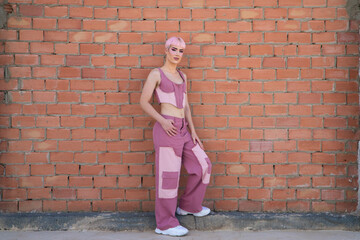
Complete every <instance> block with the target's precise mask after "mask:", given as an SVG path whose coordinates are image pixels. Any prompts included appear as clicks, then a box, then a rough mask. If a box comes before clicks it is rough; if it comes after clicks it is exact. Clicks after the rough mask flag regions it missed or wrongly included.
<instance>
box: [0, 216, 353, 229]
mask: <svg viewBox="0 0 360 240" xmlns="http://www.w3.org/2000/svg"><path fill="white" fill-rule="evenodd" d="M178 217H179V220H180V223H181V224H182V225H183V226H185V227H187V228H189V229H191V230H194V229H196V230H239V231H240V230H242V231H243V230H249V231H260V230H262V231H263V230H346V231H360V216H358V215H355V214H344V215H340V214H330V213H319V214H315V213H242V212H219V213H211V214H210V215H209V216H206V217H203V218H195V217H193V216H181V217H180V216H178ZM153 229H155V216H154V214H153V213H1V214H0V230H29V231H67V230H97V231H125V230H135V231H146V230H153Z"/></svg>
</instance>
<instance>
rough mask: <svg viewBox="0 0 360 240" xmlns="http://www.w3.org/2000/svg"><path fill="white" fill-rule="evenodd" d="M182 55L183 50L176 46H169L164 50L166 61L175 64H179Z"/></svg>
mask: <svg viewBox="0 0 360 240" xmlns="http://www.w3.org/2000/svg"><path fill="white" fill-rule="evenodd" d="M183 54H184V48H182V47H181V46H178V45H170V47H169V48H168V49H166V56H167V59H168V60H169V61H170V62H172V63H175V64H178V63H180V61H181V58H182V56H183Z"/></svg>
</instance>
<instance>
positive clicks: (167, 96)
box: [156, 87, 176, 107]
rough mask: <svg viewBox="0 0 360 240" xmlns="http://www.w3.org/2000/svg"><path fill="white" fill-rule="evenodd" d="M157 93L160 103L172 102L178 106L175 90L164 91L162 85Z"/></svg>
mask: <svg viewBox="0 0 360 240" xmlns="http://www.w3.org/2000/svg"><path fill="white" fill-rule="evenodd" d="M156 94H157V97H158V100H159V102H160V103H170V104H172V105H174V106H175V107H176V98H175V92H170V93H167V92H164V91H162V90H161V89H160V87H157V88H156Z"/></svg>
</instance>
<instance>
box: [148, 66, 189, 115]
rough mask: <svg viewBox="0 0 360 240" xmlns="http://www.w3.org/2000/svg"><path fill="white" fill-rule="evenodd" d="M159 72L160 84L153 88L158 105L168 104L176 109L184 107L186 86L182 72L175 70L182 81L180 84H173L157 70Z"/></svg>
mask: <svg viewBox="0 0 360 240" xmlns="http://www.w3.org/2000/svg"><path fill="white" fill-rule="evenodd" d="M158 69H159V71H160V79H161V81H160V84H159V85H158V86H157V87H156V88H155V93H156V96H157V99H158V101H159V103H170V104H172V105H174V106H175V107H177V108H180V109H181V108H184V107H185V96H186V84H185V78H184V75H183V74H182V72H180V71H179V70H177V71H178V72H179V74H180V76H181V78H182V79H183V82H182V83H179V84H177V83H174V82H173V81H171V80H170V79H168V78H167V77H166V75H165V73H164V72H163V71H162V70H161V69H160V68H158Z"/></svg>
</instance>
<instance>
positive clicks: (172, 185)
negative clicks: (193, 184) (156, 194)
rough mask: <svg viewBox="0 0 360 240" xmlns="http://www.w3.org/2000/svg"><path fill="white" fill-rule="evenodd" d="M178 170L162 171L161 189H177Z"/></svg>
mask: <svg viewBox="0 0 360 240" xmlns="http://www.w3.org/2000/svg"><path fill="white" fill-rule="evenodd" d="M178 179H179V173H178V172H163V173H162V186H161V188H162V189H177V188H178V182H179V180H178Z"/></svg>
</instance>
